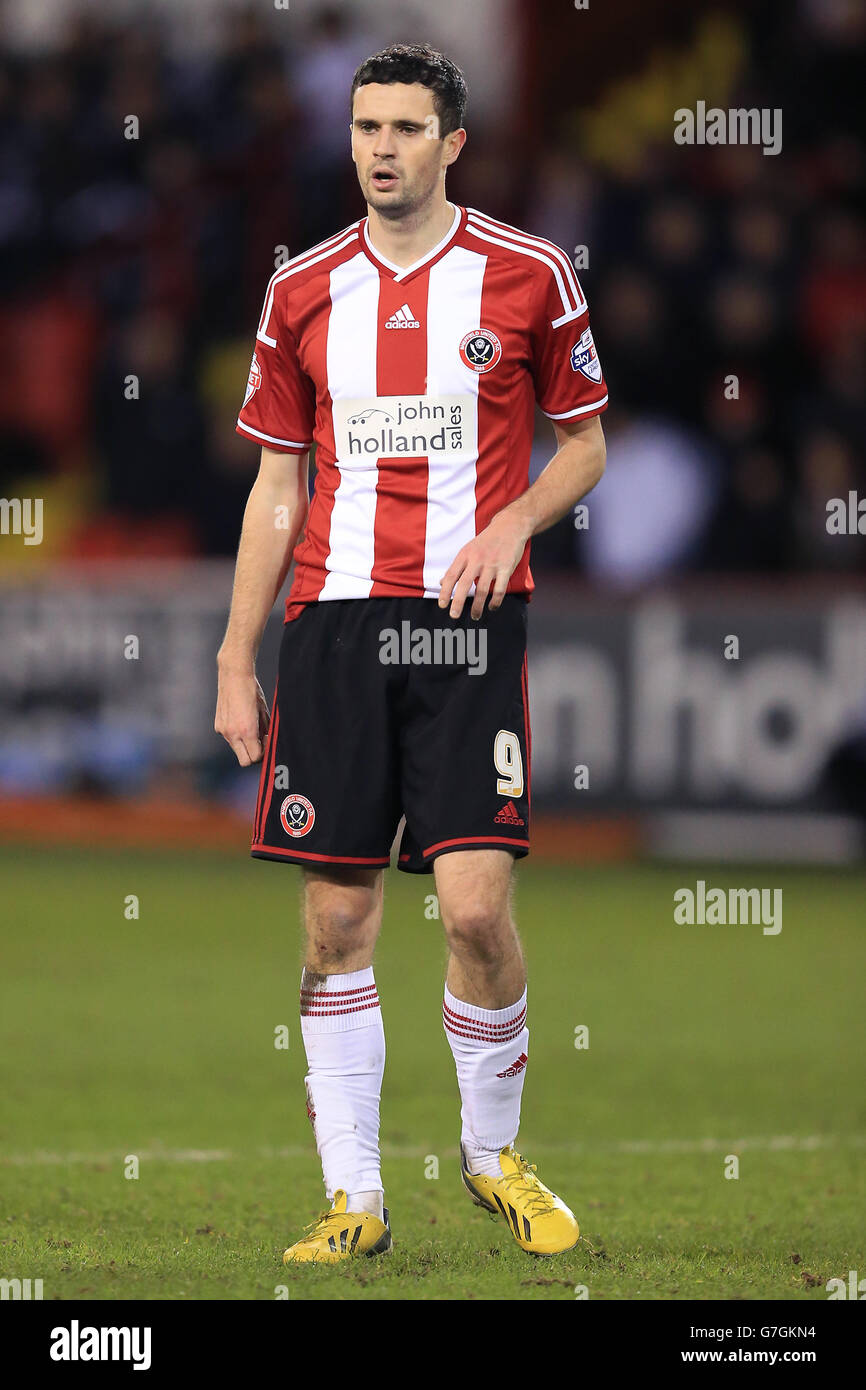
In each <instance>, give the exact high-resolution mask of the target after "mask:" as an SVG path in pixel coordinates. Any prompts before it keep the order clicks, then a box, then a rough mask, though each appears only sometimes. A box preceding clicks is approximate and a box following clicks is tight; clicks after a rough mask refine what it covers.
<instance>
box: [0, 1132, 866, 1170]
mask: <svg viewBox="0 0 866 1390" xmlns="http://www.w3.org/2000/svg"><path fill="white" fill-rule="evenodd" d="M528 1147H529V1149H530V1150H531V1152H532V1154H564V1155H572V1156H575V1157H577V1156H579V1155H582V1154H593V1153H607V1154H625V1155H628V1154H649V1155H653V1154H673V1153H682V1154H689V1153H694V1154H697V1153H725V1154H728V1153H735V1154H740V1153H744V1152H745V1151H746V1150H747V1149H750V1150H752V1151H756V1150H757V1151H763V1152H766V1153H790V1152H797V1153H810V1152H813V1151H814V1150H816V1149H834V1148H858V1149H859V1148H864V1147H866V1134H842V1135H838V1134H804V1135H797V1134H776V1135H769V1136H763V1137H760V1136H759V1137H756V1138H751V1139H726V1140H722V1139H619V1140H611V1141H607V1142H606V1141H604V1140H602V1141H600V1142H598V1143H582V1142H579V1141H577V1142H571V1143H562V1144H532V1143H530V1144H529V1146H528ZM314 1153H315V1148H314V1146H313V1143H312V1140H311V1141H310V1143H309V1144H308V1145H300V1144H295V1145H289V1146H287V1147H282V1148H270V1147H264V1148H258V1149H255V1150H254V1151H253V1152H251V1153H240V1152H235V1151H233V1150H232V1149H163V1148H158V1149H140V1150H139V1151H138V1153H136V1154H134V1156H135V1157H136V1158H137V1159H138V1161H139V1162H140V1163H145V1162H146V1163H239V1162H247V1161H249V1160H250V1159H252V1158H262V1159H298V1158H309V1157H310V1156H311V1155H312V1154H314ZM381 1153H382V1157H383V1158H385V1159H388V1158H393V1159H398V1158H408V1159H415V1160H420V1161H422V1162H423V1161H424V1160H425V1159H427V1158H429V1157H431V1156H433V1155H431V1154H430V1153H429V1152H425V1151H424V1149H423V1148H419V1147H418V1146H417V1145H416V1146H408V1145H400V1144H383V1145H382V1148H381ZM132 1156H133V1154H132V1153H128V1154H124V1153H121V1152H120V1150H118V1151H117V1152H116V1153H79V1152H72V1153H65V1154H62V1153H52V1152H50V1151H49V1150H45V1149H39V1150H37V1151H36V1152H35V1153H31V1154H7V1155H0V1164H8V1165H9V1166H12V1167H19V1168H29V1167H36V1166H38V1165H40V1164H44V1165H46V1166H61V1165H64V1164H73V1165H74V1164H80V1165H85V1164H114V1163H123V1162H124V1161H125V1160H126V1159H127V1158H128V1157H132ZM459 1156H460V1150H459V1149H458V1148H456V1147H453V1148H447V1149H442V1150H441V1151H440V1152H439V1153H438V1154H436V1155H435V1157H438V1158H447V1159H456V1158H459Z"/></svg>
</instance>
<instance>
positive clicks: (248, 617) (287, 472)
mask: <svg viewBox="0 0 866 1390" xmlns="http://www.w3.org/2000/svg"><path fill="white" fill-rule="evenodd" d="M308 464H309V454H288V453H277V452H276V451H275V450H273V449H262V458H261V463H260V465H259V472H258V477H257V478H256V481H255V483H254V484H253V487H252V491H251V492H250V495H249V497H248V499H247V505H246V508H245V510H244V523H243V528H242V530H241V540H240V545H239V546H238V558H237V564H236V566H235V579H234V587H233V589H232V604H231V612H230V614H229V621H228V627H227V628H226V635H225V637H224V638H223V642H222V646H221V647H220V649H219V652H218V653H217V670H218V674H219V693H218V695H217V707H216V717H215V719H214V728H215V729H216V731H217V733H218V734H222V736H223V738H224V739H225V740H226V742H227V743H228V744H230V745H231V747H232V748H233V749H234V751H235V753H236V754H237V760H238V762H239V763H240V765H241V767H249V766H250V764H251V763H257V762H260V761H261V758H262V750H263V744H264V738H265V734H266V733H267V730H268V723H269V720H270V716H269V714H268V706H267V701H266V700H265V697H264V694H263V693H262V688H261V686H260V685H259V683H258V681H257V680H256V656H257V654H258V650H259V645H260V643H261V640H262V633H263V632H264V630H265V623H266V622H267V620H268V615H269V614H270V611H271V609H272V608H273V606H274V601H275V600H276V597H277V594H278V593H279V592H280V589H281V588H282V587H283V583H284V582H285V578H286V575H287V574H288V572H289V565H290V564H291V561H292V551H293V550H294V548H295V543H296V541H297V539H298V536H299V535H300V534H301V531H302V530H303V528H304V524H305V522H306V519H307V511H308V509H309V494H308V491H307V470H308Z"/></svg>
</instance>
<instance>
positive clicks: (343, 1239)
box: [340, 1231, 349, 1254]
mask: <svg viewBox="0 0 866 1390" xmlns="http://www.w3.org/2000/svg"><path fill="white" fill-rule="evenodd" d="M348 1234H349V1232H348V1231H341V1232H340V1249H341V1250H342V1251H343V1253H344V1254H345V1252H346V1236H347V1235H348Z"/></svg>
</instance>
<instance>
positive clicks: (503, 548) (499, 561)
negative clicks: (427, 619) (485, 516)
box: [439, 510, 530, 622]
mask: <svg viewBox="0 0 866 1390" xmlns="http://www.w3.org/2000/svg"><path fill="white" fill-rule="evenodd" d="M529 535H530V532H529V531H528V529H527V526H526V523H525V522H524V521H523V520H522V519H521V518H520V517H519V516H515V515H512V516H509V515H508V511H507V510H506V511H504V512H499V514H498V515H497V516H495V517H494V518H493V520H492V521H491V522H490V524H489V525H488V526H485V528H484V530H483V531H480V532H479V533H478V535H477V536H475V537H474V539H473V540H471V541H469V542H467V544H466V545H464V547H463V549H462V550H459V551H458V552H457V554H456V556H455V557H454V559H453V561H452V562H451V564H450V565H449V567H448V569H447V570H446V572H445V574H444V575H443V577H442V588H441V590H440V592H439V607H440V608H447V607H448V604H449V602H450V604H451V609H450V615H451V617H452V618H459V617H460V614H461V613H462V612H463V605H464V603H465V602H466V599H467V596H468V594H469V590H470V588H471V587H472V585H473V584H474V585H475V597H474V598H473V600H472V608H471V609H470V614H471V616H472V617H473V618H474V619H475V620H476V622H477V621H478V619H479V618H480V617H481V614H482V613H483V612H484V602H485V600H486V598H487V595H488V593H490V586H491V584H492V585H493V592H492V593H491V594H490V608H491V609H494V608H499V607H500V605H501V603H502V600H503V598H504V597H505V590H506V589H507V587H508V581H509V579H510V578H511V576H512V574H513V573H514V571H515V570H516V569H517V566H518V565H519V564H520V560H521V557H522V555H523V552H524V550H525V549H526V542H527V541H528V540H529Z"/></svg>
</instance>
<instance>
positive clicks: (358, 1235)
mask: <svg viewBox="0 0 866 1390" xmlns="http://www.w3.org/2000/svg"><path fill="white" fill-rule="evenodd" d="M363 1229H364V1228H363V1226H356V1227H355V1234H354V1235H353V1236H352V1244H351V1246H350V1247H349V1248H350V1250H354V1248H355V1246H356V1245H357V1244H358V1241H359V1240H360V1239H361V1232H362V1231H363Z"/></svg>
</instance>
